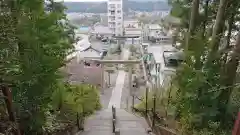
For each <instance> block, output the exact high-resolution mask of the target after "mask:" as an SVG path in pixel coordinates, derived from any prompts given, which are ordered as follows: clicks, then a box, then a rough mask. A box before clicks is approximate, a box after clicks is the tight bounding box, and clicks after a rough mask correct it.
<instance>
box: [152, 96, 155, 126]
mask: <svg viewBox="0 0 240 135" xmlns="http://www.w3.org/2000/svg"><path fill="white" fill-rule="evenodd" d="M152 113H153V116H152V130H154V127H155V116H156V96H154V97H153V109H152Z"/></svg>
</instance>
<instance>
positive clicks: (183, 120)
mask: <svg viewBox="0 0 240 135" xmlns="http://www.w3.org/2000/svg"><path fill="white" fill-rule="evenodd" d="M169 4H171V5H172V10H171V15H172V16H174V17H177V18H179V19H181V23H179V24H171V22H169V24H168V25H165V27H166V28H168V29H171V30H173V31H174V32H173V33H174V37H176V38H174V39H175V41H174V42H177V43H180V44H181V45H180V46H179V47H178V48H179V49H181V50H183V51H184V54H185V61H184V62H183V63H182V64H181V66H180V67H178V68H177V72H176V75H175V76H173V79H172V81H171V84H169V86H168V87H162V88H160V92H159V93H158V94H156V95H155V96H158V97H157V98H158V99H157V110H158V111H159V114H160V115H161V112H163V110H164V113H162V118H161V119H163V120H164V121H165V123H161V122H160V123H161V124H162V125H164V126H165V127H168V128H174V129H175V131H176V132H177V133H178V134H183V135H231V134H232V133H231V132H232V130H233V126H234V122H235V120H236V117H237V115H238V112H239V107H240V98H239V97H240V91H239V90H240V89H239V79H240V78H239V58H240V57H239V56H240V32H239V26H240V24H239V19H240V18H239V17H240V12H239V11H240V1H239V0H169ZM150 100H152V99H150ZM150 102H151V101H150ZM149 106H151V105H149ZM168 120H171V121H174V122H176V123H178V126H177V127H176V126H175V127H170V126H169V124H166V121H168Z"/></svg>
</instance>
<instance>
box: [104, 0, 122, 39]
mask: <svg viewBox="0 0 240 135" xmlns="http://www.w3.org/2000/svg"><path fill="white" fill-rule="evenodd" d="M108 27H109V29H110V30H112V31H113V33H114V34H115V35H117V36H118V35H120V36H121V35H123V0H108Z"/></svg>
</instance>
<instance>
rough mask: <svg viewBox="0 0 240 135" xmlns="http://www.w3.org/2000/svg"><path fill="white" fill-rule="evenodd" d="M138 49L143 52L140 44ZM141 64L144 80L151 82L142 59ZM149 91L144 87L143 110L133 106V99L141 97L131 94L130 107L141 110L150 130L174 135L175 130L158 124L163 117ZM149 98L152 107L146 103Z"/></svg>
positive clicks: (154, 97) (148, 88)
mask: <svg viewBox="0 0 240 135" xmlns="http://www.w3.org/2000/svg"><path fill="white" fill-rule="evenodd" d="M140 49H141V53H142V54H144V51H143V48H142V46H141V48H140ZM141 64H142V69H143V73H144V80H145V81H146V82H148V83H151V82H149V80H148V78H149V77H148V74H147V69H146V65H145V63H144V61H143V60H142V63H141ZM152 85H153V84H152ZM149 91H150V87H146V89H145V107H144V110H138V109H137V108H135V107H134V99H137V100H140V101H143V99H141V98H139V97H137V96H135V95H132V100H133V101H132V102H133V103H132V109H133V110H135V111H138V112H141V113H143V114H144V115H145V117H146V120H147V122H148V124H149V125H150V126H151V128H152V131H155V133H156V134H159V135H176V132H175V131H172V130H170V129H168V127H167V126H166V125H159V123H158V121H164V119H163V118H162V117H161V116H159V115H158V114H157V112H156V106H157V104H156V103H157V100H156V95H153V97H150V96H151V95H150V94H149ZM150 98H152V103H153V105H152V107H150V106H149V103H148V102H149V101H151V99H150ZM149 108H151V109H149ZM157 120H158V121H157Z"/></svg>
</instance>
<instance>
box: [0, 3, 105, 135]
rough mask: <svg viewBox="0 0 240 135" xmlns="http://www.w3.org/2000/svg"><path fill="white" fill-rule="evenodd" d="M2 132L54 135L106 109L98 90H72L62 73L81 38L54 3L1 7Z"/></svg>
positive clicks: (74, 87)
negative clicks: (77, 38) (76, 35)
mask: <svg viewBox="0 0 240 135" xmlns="http://www.w3.org/2000/svg"><path fill="white" fill-rule="evenodd" d="M0 7H1V8H0V75H1V78H0V133H3V134H5V135H12V134H14V135H23V134H25V135H38V134H39V135H48V134H49V135H53V134H57V133H58V132H61V131H64V130H68V128H69V127H74V126H75V125H77V127H78V128H79V129H81V128H83V127H82V122H83V120H84V118H85V117H86V116H88V115H90V114H91V113H93V112H94V111H95V110H98V109H100V108H101V105H100V102H99V93H98V88H97V87H95V86H91V85H88V84H81V85H73V84H71V83H70V82H67V81H65V80H64V77H65V76H64V73H62V72H61V70H60V69H61V68H62V67H64V66H65V64H66V63H67V62H68V61H67V60H66V56H68V55H69V54H70V53H72V51H74V49H73V45H72V44H73V43H75V41H76V38H75V34H74V29H75V28H74V27H73V26H72V25H71V24H70V23H69V21H68V20H67V19H66V15H65V13H64V12H65V9H66V8H65V7H64V6H63V5H62V3H56V2H54V1H53V0H1V2H0Z"/></svg>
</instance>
